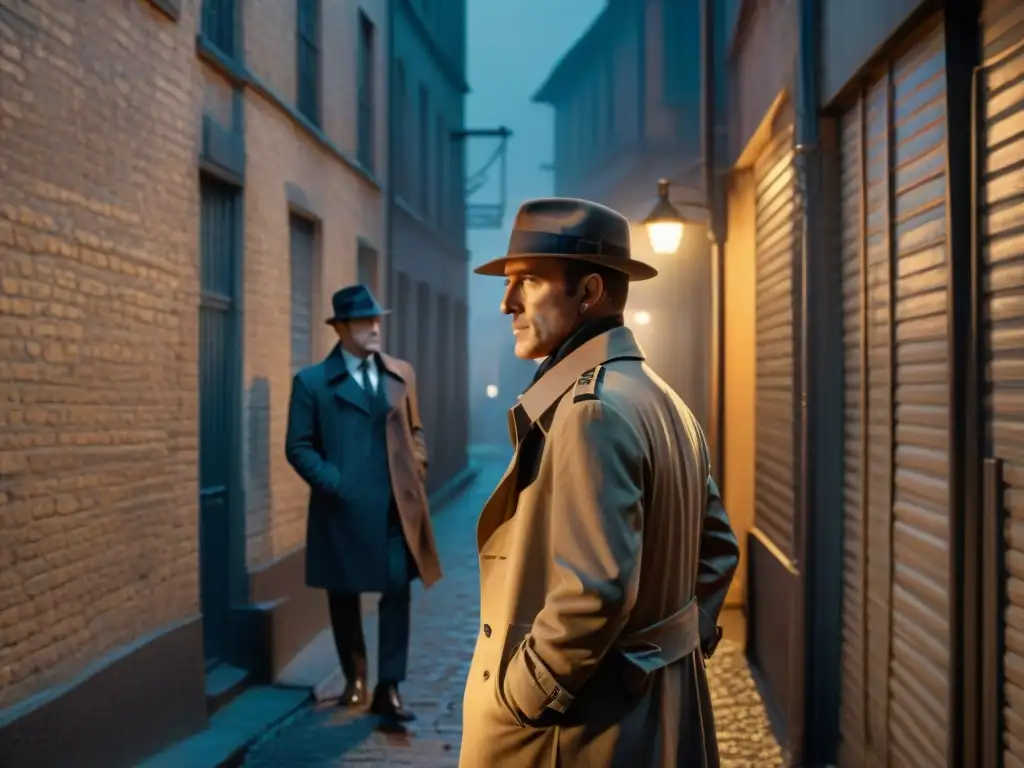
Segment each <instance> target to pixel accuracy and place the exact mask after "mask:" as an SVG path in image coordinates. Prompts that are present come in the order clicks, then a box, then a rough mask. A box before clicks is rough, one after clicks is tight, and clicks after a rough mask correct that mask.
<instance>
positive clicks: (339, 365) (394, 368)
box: [324, 343, 405, 384]
mask: <svg viewBox="0 0 1024 768" xmlns="http://www.w3.org/2000/svg"><path fill="white" fill-rule="evenodd" d="M375 357H376V358H377V368H378V370H379V371H381V372H382V373H387V374H388V375H390V376H393V377H394V378H396V379H398V380H399V381H400V382H402V383H403V384H404V383H405V376H403V375H402V372H401V366H400V365H399V363H398V360H397V359H396V358H394V357H391V355H386V354H384V353H383V352H377V353H376V355H375ZM324 369H325V370H326V372H327V382H328V383H329V384H335V383H337V381H338V380H339V379H341V378H343V377H345V376H348V375H349V372H348V366H347V365H345V357H344V355H342V354H341V344H340V343H339V344H335V345H334V349H332V350H331V353H330V354H329V355H327V358H326V359H325V360H324Z"/></svg>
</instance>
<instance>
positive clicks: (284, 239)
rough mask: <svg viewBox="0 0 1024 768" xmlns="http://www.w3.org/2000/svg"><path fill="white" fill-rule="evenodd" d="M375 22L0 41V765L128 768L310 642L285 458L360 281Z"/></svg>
mask: <svg viewBox="0 0 1024 768" xmlns="http://www.w3.org/2000/svg"><path fill="white" fill-rule="evenodd" d="M94 6H95V7H94ZM387 8H388V3H387V0H362V1H361V2H359V3H335V2H327V3H319V2H311V1H310V0H298V2H271V3H247V4H245V7H244V13H243V7H242V3H240V2H238V1H237V0H204V2H202V3H200V2H180V0H151V1H150V2H141V1H140V2H131V3H98V4H92V3H89V4H83V3H80V2H72V0H54V1H53V2H50V3H46V4H41V3H19V4H15V5H14V6H10V5H5V6H4V11H3V13H0V41H2V44H0V168H2V174H3V181H2V183H0V272H2V275H3V278H2V280H0V338H3V339H4V343H3V346H2V347H0V381H2V382H3V390H4V397H3V400H4V406H3V409H2V412H3V414H4V416H3V418H4V428H3V441H2V443H0V707H3V709H2V710H0V764H2V765H5V766H18V765H26V764H32V765H39V764H48V765H56V764H69V763H68V761H69V760H70V761H72V762H75V764H83V765H85V764H89V765H125V764H134V763H135V762H136V761H137V760H138V758H140V757H141V756H143V755H145V754H147V753H151V752H153V751H155V750H157V749H159V748H160V747H162V746H164V745H166V744H167V743H169V742H171V741H174V740H176V739H178V738H180V737H182V736H185V735H187V734H189V733H190V732H193V731H196V730H198V729H201V728H203V727H204V725H205V724H206V722H207V717H208V713H209V712H210V711H212V709H213V708H215V707H216V705H217V702H218V701H219V699H217V698H216V697H215V696H213V695H212V693H211V695H210V697H209V698H208V696H207V690H206V688H205V685H204V684H205V682H206V680H207V679H213V678H215V677H217V676H218V675H217V674H213V675H210V676H209V678H207V677H206V675H204V668H206V669H207V670H213V669H214V668H215V667H218V668H219V670H222V671H223V670H225V669H227V670H237V672H238V674H237V675H235V679H236V681H241V684H244V682H245V681H254V680H255V681H259V680H264V681H265V680H274V679H276V677H277V675H278V674H279V672H280V671H281V669H282V668H283V666H284V665H285V664H286V663H287V662H288V661H289V660H290V659H291V658H292V657H293V656H294V655H295V654H296V652H298V651H299V650H300V649H302V648H303V647H304V646H305V645H306V644H307V643H308V642H309V641H310V640H311V639H312V638H313V636H314V635H315V634H316V633H317V632H318V631H319V630H320V629H321V628H322V627H324V626H326V607H325V601H324V598H323V596H322V594H319V593H315V592H312V591H310V590H307V589H306V588H305V587H304V586H303V583H304V574H303V562H304V538H305V505H306V499H307V497H308V489H307V488H306V487H305V485H304V484H303V482H302V481H301V480H300V479H299V478H298V477H296V475H295V473H294V472H293V471H292V469H291V468H290V467H289V466H288V465H287V464H286V462H285V459H284V455H283V443H284V433H285V426H286V420H287V404H288V396H289V389H290V384H291V376H292V373H293V372H294V371H295V370H296V369H298V368H299V367H301V366H304V365H307V364H309V363H311V362H312V361H314V360H316V359H318V358H320V357H321V356H322V355H324V354H325V353H326V352H327V351H328V350H329V349H330V347H331V345H332V343H333V341H334V340H333V339H332V332H331V330H330V328H328V327H327V326H325V324H324V323H323V318H324V317H325V316H326V312H327V311H328V308H329V303H330V295H331V293H332V292H333V291H334V290H335V289H336V288H337V287H339V286H341V285H343V284H345V283H351V282H354V281H355V280H356V279H357V278H359V279H363V280H365V281H367V282H369V283H371V284H372V285H374V286H375V287H376V288H377V289H378V290H382V289H383V283H384V282H385V281H384V280H383V279H382V276H383V275H384V268H383V266H382V264H381V263H380V262H379V257H378V254H380V253H382V252H383V250H384V246H385V223H386V222H385V207H386V206H385V201H386V198H385V195H384V193H383V192H382V189H383V181H384V179H385V178H386V175H387V163H388V159H389V158H388V151H387V149H388V143H387V137H386V126H387V91H386V85H387V77H388V74H387V69H388V68H387V59H386V55H387V45H386V42H387V39H388V31H387V15H388V14H387ZM458 116H459V113H457V112H453V114H452V118H451V119H452V120H453V125H457V124H458V123H457V118H458ZM454 215H455V214H453V216H454ZM452 227H453V228H455V227H456V224H455V220H454V219H453V223H452ZM128 681H130V684H129V683H128ZM228 694H230V691H228ZM72 755H73V756H74V757H71V756H72Z"/></svg>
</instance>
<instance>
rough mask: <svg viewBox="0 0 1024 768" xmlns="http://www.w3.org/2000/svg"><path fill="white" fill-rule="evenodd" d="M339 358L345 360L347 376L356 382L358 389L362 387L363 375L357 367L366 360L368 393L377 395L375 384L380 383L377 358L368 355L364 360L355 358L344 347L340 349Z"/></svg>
mask: <svg viewBox="0 0 1024 768" xmlns="http://www.w3.org/2000/svg"><path fill="white" fill-rule="evenodd" d="M341 356H342V357H343V358H344V359H345V367H346V368H348V372H349V374H351V376H352V378H353V379H355V380H356V384H358V385H359V386H360V387H361V386H363V374H362V372H361V371H360V370H359V366H360V365H362V363H363V360H364V359H365V360H366V379H367V381H368V382H369V384H370V392H371V393H372V394H376V393H377V384H378V383H379V381H380V373H379V372H378V371H377V357H376V355H369V356H368V357H366V358H361V357H356V356H355V355H353V354H352V353H351V352H349V351H348V350H347V349H345V348H344V347H342V348H341Z"/></svg>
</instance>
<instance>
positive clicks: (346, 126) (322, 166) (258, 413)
mask: <svg viewBox="0 0 1024 768" xmlns="http://www.w3.org/2000/svg"><path fill="white" fill-rule="evenodd" d="M385 6H386V4H385V2H384V1H383V0H375V2H372V3H367V4H365V5H364V8H366V9H367V12H368V13H370V14H371V15H372V17H373V18H374V21H375V22H377V23H378V39H377V43H378V48H377V50H378V53H379V59H380V66H379V67H378V72H377V82H378V96H377V101H378V105H379V106H381V107H383V105H384V103H385V96H384V94H385V92H384V90H383V89H384V87H385V86H386V79H385V78H386V68H385V66H384V62H383V58H382V57H383V56H384V54H385V53H386V50H385V47H384V46H385V43H386V38H385V30H386V26H385V25H386V16H385V10H386V8H385ZM282 9H284V10H282ZM357 11H358V7H357V5H356V4H354V3H353V4H350V3H325V4H324V13H325V16H324V25H325V26H324V39H325V40H330V41H331V43H330V45H329V46H328V47H329V49H330V50H329V51H325V59H324V73H325V74H324V87H323V90H322V94H323V95H322V100H323V107H324V115H325V116H326V117H328V118H329V120H328V121H326V122H325V125H326V127H327V128H328V130H330V131H332V133H333V134H334V135H332V137H331V138H332V139H333V140H334V142H335V143H336V144H337V145H338V146H339V147H340V148H341V149H342V151H344V152H347V153H349V154H350V155H352V156H354V155H355V143H356V133H355V125H356V123H355V104H356V102H355V78H356V58H355V51H356V34H357V31H358V26H357V22H358V16H357ZM294 13H295V10H294V0H287V1H284V0H282V2H276V1H275V0H253V2H251V3H250V4H249V5H247V7H246V40H247V42H246V50H247V54H248V56H249V57H250V62H249V64H250V66H251V67H252V68H253V71H255V72H257V73H259V74H260V77H262V78H266V79H267V80H268V81H271V82H274V83H278V84H280V83H284V82H285V81H286V80H288V79H289V77H290V78H291V79H290V82H291V83H292V85H291V86H289V88H288V90H287V91H285V90H284V88H283V86H282V90H281V91H280V93H281V95H282V96H283V95H284V93H287V94H289V96H288V98H290V99H292V101H294V95H293V94H294V92H295V89H294V72H295V63H294V62H295V59H294V56H295V53H294V52H295V45H294V39H295V21H294V18H295V17H294ZM282 14H283V15H282ZM245 110H246V151H247V154H248V160H247V168H246V195H245V219H246V223H245V249H246V250H245V284H246V289H245V305H246V307H247V311H246V333H245V381H246V387H247V412H246V419H245V421H246V424H247V425H252V424H261V425H265V428H266V433H267V437H266V446H265V447H259V450H256V451H254V450H253V446H252V445H251V444H250V441H251V439H252V438H253V437H254V435H253V434H252V429H251V428H250V429H249V434H248V435H247V438H246V444H247V445H248V446H249V448H248V450H247V456H248V461H247V468H246V477H247V484H248V486H249V488H250V489H252V488H256V487H267V488H269V489H270V492H269V493H249V494H247V496H248V499H249V503H248V509H247V526H246V530H247V535H248V544H247V553H248V563H249V566H250V567H256V566H259V565H263V564H266V563H267V562H269V561H272V560H274V559H276V558H278V557H280V556H281V555H283V554H286V553H287V552H289V551H290V550H292V549H294V548H295V547H297V546H299V545H301V544H303V543H304V542H305V531H306V503H307V500H308V495H309V491H308V488H307V486H306V485H305V483H304V482H303V481H302V480H301V479H299V477H298V476H297V475H296V474H295V472H294V471H293V470H292V468H291V467H290V466H289V465H288V463H287V461H286V460H285V457H284V438H285V431H286V429H287V423H288V397H289V394H290V390H291V368H290V360H291V358H290V350H291V335H290V334H291V332H290V301H291V294H290V273H289V265H290V262H289V216H288V212H289V199H288V187H289V186H291V187H292V188H293V189H301V191H302V197H304V198H305V201H306V203H305V206H304V207H306V208H308V210H309V211H310V212H311V213H313V214H315V215H316V216H317V217H318V218H319V219H320V223H319V228H318V244H317V250H318V257H319V258H318V261H319V265H318V267H319V269H318V273H319V275H320V281H319V295H318V297H317V301H318V305H317V306H316V307H315V309H314V328H315V331H316V333H317V334H318V336H317V345H316V350H315V352H316V353H317V354H326V353H327V352H328V351H329V350H330V348H331V346H332V345H333V344H334V342H335V341H336V337H335V336H334V332H333V330H332V329H331V328H329V327H328V326H327V325H325V324H323V323H321V322H320V319H321V318H322V317H326V316H327V315H326V313H328V312H329V308H330V301H331V295H332V294H333V293H334V291H336V290H337V289H338V288H340V287H341V286H343V285H345V284H348V283H352V282H355V280H356V252H357V244H358V238H359V237H362V238H364V239H365V240H367V241H369V242H370V243H371V244H372V245H374V246H375V247H376V248H377V249H378V250H379V251H380V252H381V253H382V254H383V250H384V218H383V217H384V196H383V194H382V193H381V192H380V191H379V190H377V189H376V188H375V187H374V186H373V185H372V184H370V183H369V182H367V181H366V180H364V179H363V178H362V177H361V176H360V175H358V174H357V173H356V172H355V171H353V170H352V169H351V168H349V167H348V166H346V165H345V164H344V163H343V162H342V161H341V160H340V159H339V158H338V157H337V156H336V155H334V154H332V153H331V152H330V151H328V150H327V149H325V148H324V147H323V146H321V145H320V144H319V143H318V142H317V141H315V140H314V139H313V138H312V137H311V136H310V135H309V134H308V133H307V132H306V131H305V130H304V129H302V128H301V127H300V126H299V125H297V124H296V123H295V122H294V121H293V120H292V119H291V118H290V117H288V115H286V114H285V113H284V112H283V111H282V110H281V109H280V108H279V107H277V106H275V105H274V104H272V103H271V102H269V101H268V100H267V99H266V98H264V96H262V95H261V94H258V93H256V92H254V91H252V90H250V91H247V92H246V102H245ZM385 117H386V115H385V114H384V113H383V112H382V111H380V112H379V119H378V123H377V125H378V133H377V144H376V146H377V148H378V153H377V154H378V157H379V158H380V160H379V167H380V168H383V165H384V157H383V152H384V151H385V150H386V142H385V141H384V138H383V136H384V134H383V131H382V130H380V129H381V128H382V127H383V126H384V125H385ZM382 267H383V264H382ZM382 298H383V297H382ZM256 382H261V386H262V387H263V389H262V391H261V395H260V397H259V398H254V397H251V396H249V394H250V393H252V392H253V391H255V390H254V384H255V383H256ZM261 453H262V454H263V455H260V454H261ZM265 473H269V477H265V476H263V475H264V474H265Z"/></svg>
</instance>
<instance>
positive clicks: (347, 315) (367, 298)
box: [325, 284, 391, 325]
mask: <svg viewBox="0 0 1024 768" xmlns="http://www.w3.org/2000/svg"><path fill="white" fill-rule="evenodd" d="M331 304H333V305H334V316H333V317H329V318H327V320H326V321H325V322H326V323H327V324H328V325H330V324H332V323H344V322H345V321H347V320H367V319H369V318H372V317H380V316H381V315H387V314H390V312H391V310H390V309H381V306H380V304H378V303H377V299H376V298H374V296H373V293H371V292H370V289H369V288H367V287H366V286H365V285H362V284H358V285H348V286H345V287H344V288H342V289H341V290H340V291H338V292H336V293H335V294H334V296H333V298H332V299H331Z"/></svg>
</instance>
